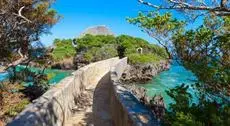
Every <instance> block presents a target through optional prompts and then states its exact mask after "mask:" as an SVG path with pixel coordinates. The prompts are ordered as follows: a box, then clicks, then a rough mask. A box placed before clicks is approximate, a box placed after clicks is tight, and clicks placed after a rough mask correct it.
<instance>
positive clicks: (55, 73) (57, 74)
mask: <svg viewBox="0 0 230 126" xmlns="http://www.w3.org/2000/svg"><path fill="white" fill-rule="evenodd" d="M24 69H25V66H21V65H18V66H17V67H16V71H17V72H19V71H22V70H24ZM29 69H30V71H32V72H35V73H38V72H39V71H41V69H39V68H35V67H30V68H29ZM9 73H11V72H8V73H7V72H5V73H0V82H3V81H5V80H8V78H9V77H10V75H9ZM44 73H45V74H52V77H51V78H50V79H49V81H48V83H49V85H56V84H57V83H59V82H60V81H61V80H62V79H64V78H65V77H67V76H70V75H71V72H70V71H62V70H55V69H45V71H44ZM29 78H30V77H28V80H29ZM23 85H24V86H28V85H33V81H27V82H24V83H23Z"/></svg>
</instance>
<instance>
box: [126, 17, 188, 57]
mask: <svg viewBox="0 0 230 126" xmlns="http://www.w3.org/2000/svg"><path fill="white" fill-rule="evenodd" d="M128 22H129V23H131V24H134V25H136V26H138V27H140V28H141V29H142V31H144V32H146V33H147V34H148V35H149V36H151V37H153V38H154V39H155V40H157V42H158V43H159V44H160V45H161V46H163V47H164V48H165V50H166V52H167V55H168V57H169V58H172V57H171V55H172V54H171V52H170V50H174V48H173V46H172V43H171V37H172V36H173V35H174V34H175V33H177V32H182V31H183V26H184V24H185V22H183V21H179V20H177V19H173V18H172V15H171V14H170V13H165V14H163V15H160V14H159V13H155V12H150V13H148V14H143V13H139V15H138V16H137V17H136V18H128Z"/></svg>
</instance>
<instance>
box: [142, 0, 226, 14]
mask: <svg viewBox="0 0 230 126" xmlns="http://www.w3.org/2000/svg"><path fill="white" fill-rule="evenodd" d="M138 2H139V3H141V4H144V5H147V6H149V7H153V8H155V9H169V10H200V11H210V12H214V13H215V14H217V15H218V16H230V9H229V8H227V6H226V4H227V2H228V0H221V5H220V6H215V7H211V6H207V5H206V4H205V3H204V2H202V3H201V4H202V5H197V6H196V5H192V4H189V3H186V2H183V1H177V0H168V2H169V3H171V4H173V5H171V6H162V5H159V6H158V5H155V4H152V3H150V2H146V1H144V0H138Z"/></svg>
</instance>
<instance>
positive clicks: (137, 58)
mask: <svg viewBox="0 0 230 126" xmlns="http://www.w3.org/2000/svg"><path fill="white" fill-rule="evenodd" d="M128 59H129V63H130V64H146V63H156V62H159V61H160V60H161V59H163V58H161V57H159V56H158V55H154V54H138V53H134V54H129V55H128Z"/></svg>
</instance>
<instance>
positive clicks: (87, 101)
mask: <svg viewBox="0 0 230 126" xmlns="http://www.w3.org/2000/svg"><path fill="white" fill-rule="evenodd" d="M94 89H95V88H92V89H86V91H84V92H83V93H82V94H81V95H80V97H79V98H80V99H81V100H79V101H78V103H77V105H76V106H75V107H74V108H73V116H72V117H71V118H70V119H69V120H68V121H67V122H66V123H65V126H93V111H92V105H93V92H94Z"/></svg>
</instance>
